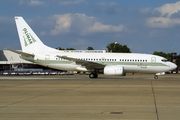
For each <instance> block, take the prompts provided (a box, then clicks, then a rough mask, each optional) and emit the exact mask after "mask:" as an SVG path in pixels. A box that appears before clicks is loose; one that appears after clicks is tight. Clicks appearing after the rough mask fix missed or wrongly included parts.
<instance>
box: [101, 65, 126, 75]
mask: <svg viewBox="0 0 180 120" xmlns="http://www.w3.org/2000/svg"><path fill="white" fill-rule="evenodd" d="M104 74H105V75H117V76H125V73H124V67H122V66H119V65H107V66H106V67H105V68H104Z"/></svg>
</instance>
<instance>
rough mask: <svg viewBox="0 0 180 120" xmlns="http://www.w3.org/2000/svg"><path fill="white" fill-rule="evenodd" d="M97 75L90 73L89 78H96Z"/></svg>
mask: <svg viewBox="0 0 180 120" xmlns="http://www.w3.org/2000/svg"><path fill="white" fill-rule="evenodd" d="M97 77H98V74H97V73H91V74H89V78H97Z"/></svg>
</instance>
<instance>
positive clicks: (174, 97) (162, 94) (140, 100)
mask: <svg viewBox="0 0 180 120" xmlns="http://www.w3.org/2000/svg"><path fill="white" fill-rule="evenodd" d="M179 113H180V74H168V75H164V76H159V79H156V80H155V79H154V75H153V74H134V75H132V74H127V76H123V77H122V76H104V75H99V77H98V78H97V79H90V78H89V76H88V75H64V76H0V120H179V119H180V114H179Z"/></svg>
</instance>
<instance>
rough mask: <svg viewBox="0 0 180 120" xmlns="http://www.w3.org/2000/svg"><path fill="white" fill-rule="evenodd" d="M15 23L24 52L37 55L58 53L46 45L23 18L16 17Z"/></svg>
mask: <svg viewBox="0 0 180 120" xmlns="http://www.w3.org/2000/svg"><path fill="white" fill-rule="evenodd" d="M15 22H16V26H17V30H18V35H19V39H20V43H21V47H22V51H23V52H25V53H30V54H35V53H41V52H47V51H48V52H53V51H57V50H56V49H53V48H50V47H48V46H46V45H44V44H43V43H42V42H41V40H40V39H39V38H38V36H37V35H36V34H35V33H34V31H33V30H32V29H31V28H30V27H29V25H28V24H27V23H26V22H25V20H24V19H23V18H22V17H15Z"/></svg>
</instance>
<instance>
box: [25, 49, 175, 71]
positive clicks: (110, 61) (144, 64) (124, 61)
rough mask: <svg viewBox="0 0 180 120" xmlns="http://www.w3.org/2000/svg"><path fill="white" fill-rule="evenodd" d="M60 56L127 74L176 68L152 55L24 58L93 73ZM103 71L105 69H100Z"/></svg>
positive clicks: (74, 54)
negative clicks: (121, 68) (115, 67)
mask: <svg viewBox="0 0 180 120" xmlns="http://www.w3.org/2000/svg"><path fill="white" fill-rule="evenodd" d="M57 55H58V56H67V57H71V58H76V59H80V60H84V61H91V62H95V63H100V64H103V65H105V66H106V65H119V66H122V67H124V72H125V73H159V72H166V71H170V70H173V69H175V68H176V65H175V64H174V63H171V62H169V61H166V62H164V61H162V60H164V59H165V58H163V57H159V56H156V55H150V54H136V53H71V52H62V51H59V52H58V51H57V52H52V53H36V55H35V57H34V59H31V60H30V59H29V58H24V59H26V60H30V61H32V62H34V63H37V64H40V65H43V66H47V67H51V68H55V69H60V70H71V71H92V70H91V69H87V68H85V67H83V66H82V65H80V64H77V63H76V62H73V61H69V60H66V59H63V58H60V57H57ZM99 69H103V68H99Z"/></svg>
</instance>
